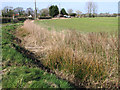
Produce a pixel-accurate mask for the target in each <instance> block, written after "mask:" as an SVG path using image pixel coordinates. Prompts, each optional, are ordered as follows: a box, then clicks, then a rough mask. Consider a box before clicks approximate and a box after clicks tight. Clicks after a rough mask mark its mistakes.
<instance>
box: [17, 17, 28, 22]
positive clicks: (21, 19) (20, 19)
mask: <svg viewBox="0 0 120 90" xmlns="http://www.w3.org/2000/svg"><path fill="white" fill-rule="evenodd" d="M17 19H18V20H19V21H22V22H24V21H25V20H26V19H27V18H26V17H18V18H17Z"/></svg>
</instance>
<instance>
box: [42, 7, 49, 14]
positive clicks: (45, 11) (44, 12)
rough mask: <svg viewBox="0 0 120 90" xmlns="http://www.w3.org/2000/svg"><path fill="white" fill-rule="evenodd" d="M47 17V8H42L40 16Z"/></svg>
mask: <svg viewBox="0 0 120 90" xmlns="http://www.w3.org/2000/svg"><path fill="white" fill-rule="evenodd" d="M48 15H49V10H48V8H44V9H41V10H40V16H48Z"/></svg>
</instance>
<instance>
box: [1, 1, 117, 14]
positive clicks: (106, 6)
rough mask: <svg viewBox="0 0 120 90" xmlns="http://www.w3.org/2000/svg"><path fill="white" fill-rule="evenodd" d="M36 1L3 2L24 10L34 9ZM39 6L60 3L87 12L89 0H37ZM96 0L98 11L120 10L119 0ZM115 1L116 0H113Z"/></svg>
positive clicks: (115, 11)
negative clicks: (119, 6) (119, 8)
mask: <svg viewBox="0 0 120 90" xmlns="http://www.w3.org/2000/svg"><path fill="white" fill-rule="evenodd" d="M34 1H35V0H3V1H2V2H1V4H2V7H0V9H3V8H4V7H5V6H12V7H13V8H16V7H23V8H24V10H25V9H26V8H28V7H31V8H33V9H34ZM36 1H37V7H38V8H39V9H42V8H46V7H48V6H50V5H58V6H59V3H60V8H65V9H66V10H68V9H73V10H74V12H75V11H76V10H80V11H82V12H83V13H86V12H87V11H86V2H87V1H88V0H36ZM90 1H95V3H96V4H97V13H106V12H109V13H117V12H118V1H119V0H90ZM113 1H114V2H113Z"/></svg>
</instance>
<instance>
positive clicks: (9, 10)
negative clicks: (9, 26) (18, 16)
mask: <svg viewBox="0 0 120 90" xmlns="http://www.w3.org/2000/svg"><path fill="white" fill-rule="evenodd" d="M13 14H14V11H13V7H10V6H6V7H4V9H3V10H2V16H3V17H12V15H13Z"/></svg>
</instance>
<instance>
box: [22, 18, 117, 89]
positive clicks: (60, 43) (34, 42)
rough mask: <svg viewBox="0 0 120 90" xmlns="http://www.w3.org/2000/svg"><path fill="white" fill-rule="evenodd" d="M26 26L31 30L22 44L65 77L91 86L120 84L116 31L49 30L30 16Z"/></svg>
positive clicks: (25, 27)
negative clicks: (119, 81) (119, 78)
mask: <svg viewBox="0 0 120 90" xmlns="http://www.w3.org/2000/svg"><path fill="white" fill-rule="evenodd" d="M23 29H24V32H26V34H27V33H29V34H27V35H26V36H25V37H21V38H22V39H23V40H22V45H23V46H24V47H25V48H26V49H28V50H30V51H32V52H34V53H35V54H36V55H38V56H39V58H40V60H41V62H42V63H43V64H44V65H45V66H48V67H49V68H50V69H52V70H54V71H55V72H56V73H58V75H60V76H61V77H62V78H65V79H67V80H69V81H71V82H73V83H74V84H76V85H78V86H85V87H91V88H101V87H104V88H116V87H117V86H118V37H117V33H114V34H110V33H104V32H102V33H80V32H77V31H71V30H63V31H61V32H57V31H54V30H51V31H48V30H46V29H44V28H42V27H41V26H37V25H36V24H34V23H33V22H31V21H29V20H27V21H25V23H24V26H23ZM24 34H25V33H24Z"/></svg>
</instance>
